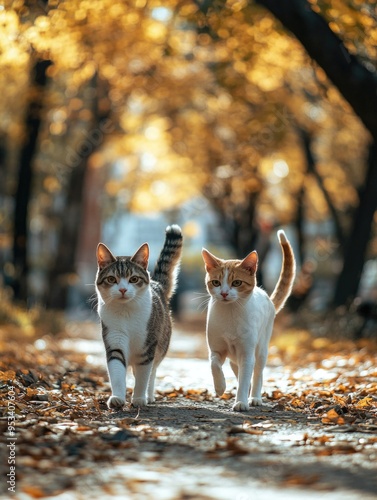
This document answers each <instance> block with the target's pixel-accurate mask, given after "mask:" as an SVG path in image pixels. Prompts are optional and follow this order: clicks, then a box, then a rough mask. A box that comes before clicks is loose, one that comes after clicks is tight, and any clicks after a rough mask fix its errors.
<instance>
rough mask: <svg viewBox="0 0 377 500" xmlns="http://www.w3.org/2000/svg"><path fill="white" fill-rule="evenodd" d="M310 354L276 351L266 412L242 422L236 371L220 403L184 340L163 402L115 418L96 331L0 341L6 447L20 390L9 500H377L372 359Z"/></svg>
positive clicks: (201, 359) (195, 340) (165, 374)
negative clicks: (235, 401)
mask: <svg viewBox="0 0 377 500" xmlns="http://www.w3.org/2000/svg"><path fill="white" fill-rule="evenodd" d="M297 335H298V338H299V337H300V335H302V334H297ZM287 339H288V340H287ZM286 340H287V344H288V345H290V343H289V342H290V341H289V338H288V337H287V338H286ZM317 344H318V342H317ZM314 347H315V350H316V349H317V350H319V351H320V352H319V353H318V352H316V351H315V350H314V353H313V350H312V349H313V345H311V346H309V348H307V349H306V351H305V349H304V348H303V347H302V346H301V349H300V350H299V351H297V353H298V354H299V355H296V354H295V353H292V352H291V353H290V354H289V352H288V351H289V349H288V350H287V349H285V350H284V349H282V348H281V347H279V346H274V345H273V346H272V348H271V350H272V354H271V357H270V362H269V366H268V368H267V371H266V384H265V390H266V404H265V406H263V407H261V408H253V409H252V410H250V411H249V412H245V413H242V414H239V413H234V412H232V411H231V409H230V407H231V398H232V395H233V394H234V386H235V379H234V377H233V376H232V374H231V371H230V369H229V368H228V367H227V368H226V375H227V383H228V385H227V387H228V392H227V394H226V397H225V398H223V399H219V398H215V397H213V392H212V383H211V379H210V372H209V367H208V362H207V360H206V346H205V342H204V338H203V335H202V334H199V333H193V332H190V331H187V330H186V331H185V330H182V329H180V328H176V330H175V332H174V337H173V342H172V346H171V349H170V353H169V356H168V357H167V358H166V359H165V360H164V362H163V364H162V365H161V367H160V370H159V372H158V381H157V389H158V393H159V395H158V398H157V402H156V404H154V405H150V406H149V407H147V408H144V409H142V410H140V411H139V412H138V411H137V410H136V409H133V408H129V407H127V408H125V409H124V411H121V412H113V411H108V410H107V409H106V406H105V401H106V398H107V397H108V393H109V387H108V383H107V375H106V370H105V368H104V358H103V352H102V343H101V341H100V340H99V332H98V329H97V327H96V326H93V325H77V324H74V325H71V328H70V330H69V333H68V335H67V336H66V337H65V338H60V339H55V340H53V339H49V338H44V339H39V340H37V341H34V342H32V343H31V342H23V343H20V342H17V343H15V342H14V341H10V340H9V339H8V340H7V341H6V342H4V340H3V341H2V349H3V352H4V351H5V353H4V355H3V357H2V363H1V366H0V370H2V372H3V374H2V376H1V379H2V392H1V394H2V405H3V406H2V410H3V411H2V420H1V424H2V431H3V432H2V435H3V441H4V442H7V441H6V438H7V434H6V431H7V429H6V420H5V418H6V416H7V415H6V410H7V406H6V405H7V398H8V399H9V397H8V395H9V387H11V388H13V390H14V392H15V394H16V400H17V402H16V406H17V410H16V413H17V432H16V473H17V476H16V493H15V494H13V493H12V492H7V485H6V481H5V480H4V481H3V483H2V484H1V488H2V490H1V491H2V493H3V494H4V495H5V498H6V497H7V495H8V496H9V498H17V499H20V500H22V499H29V498H54V499H55V498H56V499H59V500H66V499H67V500H69V499H95V498H101V499H106V498H117V497H118V498H126V499H128V498H130V499H136V500H139V499H140V500H142V499H143V500H144V499H153V500H155V499H156V500H158V499H161V500H173V499H174V500H183V499H185V500H186V499H220V500H222V499H224V500H227V499H231V500H249V499H250V500H251V499H253V500H259V499H260V500H264V499H266V500H268V499H272V498H274V499H277V500H284V499H296V498H297V499H302V498H303V497H305V498H308V499H312V498H313V499H316V498H325V499H331V500H335V499H338V498H339V499H345V500H347V499H359V498H361V497H362V498H363V499H369V498H377V474H376V472H377V465H376V464H377V411H376V410H377V369H376V366H377V364H376V362H375V361H376V356H375V354H374V353H373V352H372V353H371V351H370V349H369V348H367V347H366V346H353V347H352V346H348V351H343V352H339V349H335V346H334V345H331V346H329V345H327V346H326V345H322V347H321V346H320V345H319V344H318V345H317V346H315V345H314ZM351 348H352V349H353V350H352V352H349V350H350V349H351ZM325 350H326V351H325ZM344 352H347V353H348V354H347V356H346V355H345V354H344ZM325 353H326V355H325ZM315 354H317V355H318V356H315ZM288 357H289V360H290V362H289V364H287V359H288ZM284 358H286V359H284ZM323 359H325V361H326V362H325V363H323ZM318 360H322V362H321V363H319V361H318ZM355 360H356V361H357V366H355V363H356V361H355ZM302 365H303V366H302ZM352 370H353V371H352ZM358 377H359V378H358ZM360 377H362V380H360ZM342 391H343V392H342ZM362 391H364V392H362ZM8 437H9V436H8ZM1 462H2V463H1V467H2V472H3V473H4V474H6V473H7V472H9V465H8V464H7V460H6V458H5V459H2V461H1ZM3 477H5V476H4V475H3Z"/></svg>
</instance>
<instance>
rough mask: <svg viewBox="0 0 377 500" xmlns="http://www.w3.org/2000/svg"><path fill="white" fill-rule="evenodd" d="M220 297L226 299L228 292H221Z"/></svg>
mask: <svg viewBox="0 0 377 500" xmlns="http://www.w3.org/2000/svg"><path fill="white" fill-rule="evenodd" d="M221 295H222V296H223V297H224V299H226V298H227V297H228V295H229V294H228V292H221Z"/></svg>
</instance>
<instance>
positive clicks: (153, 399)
mask: <svg viewBox="0 0 377 500" xmlns="http://www.w3.org/2000/svg"><path fill="white" fill-rule="evenodd" d="M155 402H156V398H155V397H154V396H148V403H155Z"/></svg>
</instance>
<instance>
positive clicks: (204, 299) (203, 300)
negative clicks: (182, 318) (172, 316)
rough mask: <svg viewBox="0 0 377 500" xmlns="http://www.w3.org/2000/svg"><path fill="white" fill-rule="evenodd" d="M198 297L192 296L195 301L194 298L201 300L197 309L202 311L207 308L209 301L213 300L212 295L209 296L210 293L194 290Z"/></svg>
mask: <svg viewBox="0 0 377 500" xmlns="http://www.w3.org/2000/svg"><path fill="white" fill-rule="evenodd" d="M194 294H195V295H197V297H192V298H191V299H190V300H191V301H192V302H193V301H194V300H200V301H201V302H200V303H199V304H198V305H197V309H198V310H199V311H200V312H203V311H205V310H206V309H207V307H208V304H209V301H210V300H211V297H210V296H208V293H204V292H194Z"/></svg>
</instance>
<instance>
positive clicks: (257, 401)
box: [249, 398, 263, 406]
mask: <svg viewBox="0 0 377 500" xmlns="http://www.w3.org/2000/svg"><path fill="white" fill-rule="evenodd" d="M249 404H250V406H263V402H262V398H250V399H249Z"/></svg>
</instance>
